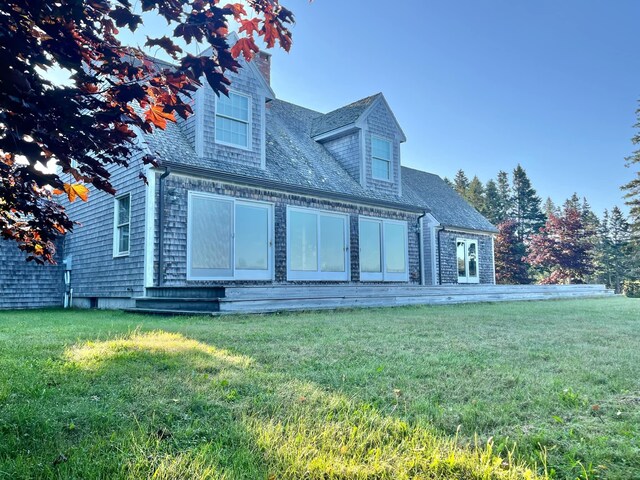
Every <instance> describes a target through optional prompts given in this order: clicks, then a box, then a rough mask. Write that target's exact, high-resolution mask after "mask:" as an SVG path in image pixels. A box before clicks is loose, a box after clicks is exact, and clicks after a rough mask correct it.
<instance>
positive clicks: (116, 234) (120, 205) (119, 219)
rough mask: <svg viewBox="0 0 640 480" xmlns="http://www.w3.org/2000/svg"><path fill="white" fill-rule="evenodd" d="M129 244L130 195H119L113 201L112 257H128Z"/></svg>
mask: <svg viewBox="0 0 640 480" xmlns="http://www.w3.org/2000/svg"><path fill="white" fill-rule="evenodd" d="M130 242H131V194H129V193H127V194H126V195H120V196H118V197H116V200H115V211H114V222H113V256H114V257H123V256H125V255H129V247H130Z"/></svg>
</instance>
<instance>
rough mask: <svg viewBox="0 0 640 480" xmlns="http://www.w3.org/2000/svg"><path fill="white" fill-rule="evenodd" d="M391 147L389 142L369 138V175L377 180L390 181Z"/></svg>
mask: <svg viewBox="0 0 640 480" xmlns="http://www.w3.org/2000/svg"><path fill="white" fill-rule="evenodd" d="M391 152H392V146H391V142H390V141H389V140H383V139H382V138H378V137H372V138H371V173H372V175H373V178H375V179H377V180H391V158H392V153H391Z"/></svg>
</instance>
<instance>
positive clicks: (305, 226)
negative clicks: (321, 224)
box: [289, 211, 318, 272]
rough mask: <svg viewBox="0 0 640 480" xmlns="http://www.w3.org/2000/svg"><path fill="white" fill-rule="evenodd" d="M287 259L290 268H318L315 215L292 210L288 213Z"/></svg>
mask: <svg viewBox="0 0 640 480" xmlns="http://www.w3.org/2000/svg"><path fill="white" fill-rule="evenodd" d="M289 223H290V225H289V255H290V258H289V261H290V262H291V270H298V271H312V272H315V271H317V270H318V224H317V215H316V214H314V213H307V212H296V211H292V212H291V213H290V215H289Z"/></svg>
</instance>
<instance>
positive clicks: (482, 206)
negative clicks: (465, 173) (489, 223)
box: [464, 176, 487, 215]
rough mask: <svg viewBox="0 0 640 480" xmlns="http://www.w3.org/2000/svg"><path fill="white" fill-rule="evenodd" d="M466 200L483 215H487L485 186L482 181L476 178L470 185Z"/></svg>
mask: <svg viewBox="0 0 640 480" xmlns="http://www.w3.org/2000/svg"><path fill="white" fill-rule="evenodd" d="M464 197H465V200H466V201H467V202H469V203H470V204H471V205H472V206H473V207H474V208H475V209H476V210H478V212H480V213H481V214H482V215H484V214H486V210H487V209H486V202H485V198H484V186H483V185H482V182H481V181H480V179H479V178H478V177H477V176H475V177H473V179H472V180H471V182H470V183H469V186H468V187H467V191H466V193H465V195H464Z"/></svg>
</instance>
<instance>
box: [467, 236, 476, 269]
mask: <svg viewBox="0 0 640 480" xmlns="http://www.w3.org/2000/svg"><path fill="white" fill-rule="evenodd" d="M477 250H478V246H477V245H476V242H470V243H469V246H468V249H467V258H468V259H469V276H470V277H477V276H478V251H477Z"/></svg>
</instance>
